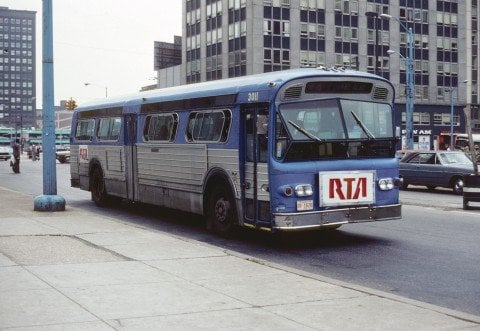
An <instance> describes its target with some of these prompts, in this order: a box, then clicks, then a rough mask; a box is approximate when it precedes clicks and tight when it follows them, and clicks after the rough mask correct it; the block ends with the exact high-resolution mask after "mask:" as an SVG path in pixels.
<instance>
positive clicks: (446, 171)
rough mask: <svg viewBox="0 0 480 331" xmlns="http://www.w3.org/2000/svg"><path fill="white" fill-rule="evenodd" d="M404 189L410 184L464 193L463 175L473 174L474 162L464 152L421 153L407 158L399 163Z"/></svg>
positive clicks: (415, 153)
mask: <svg viewBox="0 0 480 331" xmlns="http://www.w3.org/2000/svg"><path fill="white" fill-rule="evenodd" d="M399 166H400V177H401V178H403V186H402V188H403V189H406V188H407V186H408V185H409V184H412V185H424V186H426V187H428V189H430V190H433V189H434V188H435V187H437V186H441V187H448V188H451V189H452V190H453V192H454V193H455V194H462V192H463V175H464V174H469V173H472V172H473V164H472V161H471V160H470V159H469V158H468V157H467V156H466V155H465V153H463V152H448V151H420V152H412V153H410V154H408V155H407V156H405V157H404V158H403V159H402V160H400V163H399Z"/></svg>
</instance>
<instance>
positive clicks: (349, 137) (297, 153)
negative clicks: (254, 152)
mask: <svg viewBox="0 0 480 331" xmlns="http://www.w3.org/2000/svg"><path fill="white" fill-rule="evenodd" d="M279 113H280V116H279V118H278V119H277V127H276V138H277V145H276V146H277V150H276V152H275V153H276V157H277V158H283V157H284V156H287V160H304V159H308V155H307V154H312V155H311V157H312V159H315V158H324V157H352V156H355V157H358V156H365V157H372V156H386V155H390V152H391V151H390V146H391V145H392V141H393V140H394V137H393V121H392V116H393V115H392V108H391V106H390V105H388V104H382V103H373V102H365V101H356V100H346V99H328V100H315V101H306V102H299V103H291V104H284V105H281V106H280V107H279ZM312 144H313V145H314V146H316V147H314V146H310V145H312ZM319 144H320V147H319V146H318V145H319ZM322 146H323V147H322ZM379 146H380V147H381V148H380V149H384V148H387V149H388V152H387V151H386V150H384V151H383V152H382V153H379V152H378V150H379V148H378V147H379ZM391 149H392V150H393V149H394V148H393V146H392V148H391ZM302 150H304V151H305V153H302Z"/></svg>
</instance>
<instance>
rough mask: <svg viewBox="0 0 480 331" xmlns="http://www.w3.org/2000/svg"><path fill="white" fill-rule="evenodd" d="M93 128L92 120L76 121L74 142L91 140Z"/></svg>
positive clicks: (93, 121) (93, 122)
mask: <svg viewBox="0 0 480 331" xmlns="http://www.w3.org/2000/svg"><path fill="white" fill-rule="evenodd" d="M94 128H95V120H94V119H89V120H81V121H78V123H77V128H76V130H75V140H92V138H93V131H94Z"/></svg>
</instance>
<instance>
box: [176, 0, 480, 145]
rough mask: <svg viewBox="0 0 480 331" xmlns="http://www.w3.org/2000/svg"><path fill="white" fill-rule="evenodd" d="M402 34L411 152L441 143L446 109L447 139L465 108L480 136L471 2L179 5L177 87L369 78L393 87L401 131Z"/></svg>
mask: <svg viewBox="0 0 480 331" xmlns="http://www.w3.org/2000/svg"><path fill="white" fill-rule="evenodd" d="M389 16H391V17H389ZM399 22H401V24H400V23H399ZM405 28H407V29H408V28H411V29H412V31H413V36H414V41H413V46H414V52H413V53H414V81H415V108H414V116H413V122H414V141H415V144H416V146H418V143H419V142H420V141H421V142H424V143H425V142H428V143H429V144H430V147H434V146H438V141H436V140H438V137H439V136H440V135H441V134H442V133H448V134H449V132H450V123H451V116H450V106H451V104H452V101H453V105H454V116H453V122H454V128H455V132H465V117H464V115H463V109H464V108H465V107H467V106H468V107H469V109H471V111H472V120H473V127H474V129H477V130H478V131H480V118H479V110H478V92H479V89H478V75H479V74H478V6H477V0H461V1H460V0H184V2H183V38H182V83H194V82H200V81H208V80H215V79H222V78H229V77H236V76H243V75H249V74H255V73H262V72H269V71H277V70H284V69H289V68H299V67H311V66H314V67H316V66H324V67H327V68H328V67H343V68H346V69H352V70H361V71H368V72H371V73H376V74H378V75H380V76H383V77H386V78H388V79H390V80H391V81H392V82H393V84H394V85H395V87H396V93H397V97H396V107H397V109H398V110H400V112H398V113H399V115H398V118H397V119H396V121H397V125H401V126H402V127H403V128H405V118H406V116H405V103H406V93H405V91H406V70H405V69H406V65H405V57H407V54H408V53H407V51H408V33H407V31H406V29H405ZM451 96H452V98H451ZM435 143H437V145H435Z"/></svg>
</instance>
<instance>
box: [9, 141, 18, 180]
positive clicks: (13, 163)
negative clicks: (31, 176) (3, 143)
mask: <svg viewBox="0 0 480 331" xmlns="http://www.w3.org/2000/svg"><path fill="white" fill-rule="evenodd" d="M12 149H13V160H11V161H10V166H11V167H12V170H13V172H14V173H16V174H18V173H19V172H20V144H19V143H18V140H16V141H15V143H14V144H13V146H12Z"/></svg>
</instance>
